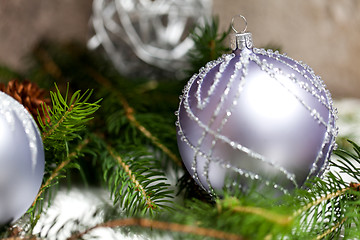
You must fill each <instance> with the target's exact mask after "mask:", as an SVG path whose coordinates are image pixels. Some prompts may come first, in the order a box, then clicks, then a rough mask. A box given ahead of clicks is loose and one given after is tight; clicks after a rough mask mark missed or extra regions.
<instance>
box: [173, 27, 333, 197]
mask: <svg viewBox="0 0 360 240" xmlns="http://www.w3.org/2000/svg"><path fill="white" fill-rule="evenodd" d="M231 40H232V44H231V46H232V48H233V53H231V54H227V55H224V56H223V57H222V58H220V59H218V60H216V61H212V62H209V63H207V64H206V66H205V67H204V68H202V69H200V71H199V73H198V74H195V75H194V76H193V77H192V78H191V79H190V80H189V82H188V84H187V85H186V86H185V88H184V91H183V95H182V96H181V101H180V105H179V109H178V111H177V113H176V114H177V117H178V121H177V122H176V125H177V130H178V146H179V150H180V154H181V157H182V159H183V162H184V164H185V166H186V168H187V170H188V171H189V172H190V174H191V175H192V176H193V178H194V179H195V181H196V182H197V183H198V184H199V185H200V186H202V187H203V188H204V189H206V190H208V191H209V193H211V194H216V193H219V192H220V193H221V190H222V188H223V187H224V186H226V187H230V186H239V187H240V188H242V189H246V188H247V187H249V186H250V185H252V184H256V185H257V186H258V187H259V189H261V188H263V187H267V186H270V187H271V188H275V189H277V190H279V191H280V192H285V193H286V192H288V190H291V189H293V188H295V187H300V186H302V185H303V183H304V182H305V181H306V180H307V179H309V178H310V177H313V176H320V175H321V174H322V173H323V172H324V171H325V170H326V168H327V166H328V159H329V157H330V155H331V152H332V150H333V148H334V147H335V137H336V135H337V128H336V127H335V119H336V109H334V107H333V102H332V99H331V95H330V93H329V91H328V90H326V88H325V85H324V83H323V81H322V80H321V78H320V77H318V76H316V75H315V73H314V71H313V70H312V69H311V68H310V67H309V66H307V65H305V64H303V63H302V62H298V61H295V60H293V59H291V58H289V57H287V56H286V55H283V54H280V53H279V52H273V51H272V50H267V51H266V50H264V49H257V48H253V47H252V45H253V44H252V37H251V33H247V32H241V33H236V34H234V35H233V36H232V39H231Z"/></svg>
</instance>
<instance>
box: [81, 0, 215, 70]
mask: <svg viewBox="0 0 360 240" xmlns="http://www.w3.org/2000/svg"><path fill="white" fill-rule="evenodd" d="M211 10H212V0H183V1H177V0H94V1H93V14H92V17H91V23H92V27H93V29H94V31H95V35H94V36H93V37H92V38H91V39H90V40H89V42H88V47H89V48H90V49H95V48H97V47H98V46H100V45H102V46H103V48H104V49H105V51H106V53H107V55H108V56H109V58H110V59H111V61H112V62H113V64H114V65H115V67H116V68H117V69H118V70H119V71H120V72H121V73H123V74H126V75H129V74H136V75H139V74H141V73H143V74H147V71H150V72H151V70H153V69H150V70H149V69H148V67H147V65H146V64H144V62H145V63H147V64H150V65H153V66H156V67H158V68H161V69H163V70H168V71H174V70H178V69H180V68H183V67H184V66H185V65H186V61H185V58H184V57H185V55H186V53H187V52H188V50H189V49H190V48H191V47H192V46H193V41H192V40H191V39H190V37H189V31H190V30H191V29H192V28H193V27H194V26H196V25H202V24H204V22H205V21H206V19H208V18H210V16H211ZM142 61H143V62H142ZM139 70H140V71H139Z"/></svg>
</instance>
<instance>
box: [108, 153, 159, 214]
mask: <svg viewBox="0 0 360 240" xmlns="http://www.w3.org/2000/svg"><path fill="white" fill-rule="evenodd" d="M107 149H108V151H109V153H110V155H111V156H112V157H113V158H114V159H116V161H117V162H118V163H119V164H120V166H121V167H122V168H123V169H124V171H125V172H126V174H127V175H128V176H129V178H130V181H131V182H132V183H134V184H135V187H136V188H137V189H138V190H139V191H140V193H141V194H142V195H143V197H144V198H145V201H146V205H147V206H148V208H154V206H155V203H154V202H153V201H152V200H151V198H150V196H149V195H148V194H147V193H146V191H145V189H144V187H143V186H142V185H141V184H140V183H139V181H138V180H137V179H136V177H135V175H134V174H133V173H132V171H131V169H130V166H129V165H127V164H126V163H125V162H124V161H123V160H122V158H121V157H120V156H119V155H116V154H115V153H114V151H113V150H112V149H111V147H110V146H107Z"/></svg>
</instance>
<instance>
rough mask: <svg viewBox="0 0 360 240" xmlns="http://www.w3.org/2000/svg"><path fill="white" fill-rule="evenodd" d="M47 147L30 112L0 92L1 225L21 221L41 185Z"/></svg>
mask: <svg viewBox="0 0 360 240" xmlns="http://www.w3.org/2000/svg"><path fill="white" fill-rule="evenodd" d="M44 164H45V160H44V148H43V144H42V140H41V135H40V132H39V130H38V128H37V125H36V123H35V121H34V119H33V118H32V116H31V115H30V113H29V112H28V111H27V110H26V109H25V108H24V107H23V106H22V105H21V104H20V103H18V102H17V101H16V100H15V99H13V98H12V97H10V96H9V95H7V94H5V93H3V92H0V224H5V223H10V222H13V221H15V220H17V219H18V218H20V217H21V216H22V215H23V214H24V213H25V212H26V211H27V209H28V208H29V207H30V206H31V204H32V202H33V201H34V200H35V197H36V195H37V193H38V191H39V188H40V186H41V182H42V179H43V174H44Z"/></svg>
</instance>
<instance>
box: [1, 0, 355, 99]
mask: <svg viewBox="0 0 360 240" xmlns="http://www.w3.org/2000/svg"><path fill="white" fill-rule="evenodd" d="M91 11H92V1H91V0H0V64H3V65H6V66H8V67H10V68H13V69H15V70H19V71H21V70H24V69H25V68H26V61H24V56H26V54H27V53H28V52H29V51H30V50H31V48H32V47H33V46H34V45H35V44H36V43H37V42H38V41H39V40H40V39H42V38H43V37H46V38H50V39H54V40H57V41H68V40H78V41H81V42H83V43H86V41H87V40H88V39H89V37H91V36H90V31H89V29H90V28H89V18H90V16H91ZM213 13H214V15H218V16H219V17H220V25H221V28H222V29H223V30H225V29H226V28H227V27H228V26H229V24H230V21H231V18H232V17H233V16H234V15H236V14H242V15H244V16H245V17H246V18H247V20H248V30H249V31H251V32H252V34H253V38H254V43H255V46H257V47H262V46H265V45H267V44H275V45H279V46H281V48H282V51H283V52H286V53H287V54H288V55H289V56H290V57H292V58H294V59H296V60H302V61H304V62H305V63H307V64H308V65H309V66H311V67H312V68H313V69H314V70H315V72H316V74H318V75H320V76H321V77H322V78H323V79H324V81H325V83H326V85H327V86H328V88H329V90H330V91H331V93H332V95H333V96H334V97H335V98H344V97H360V91H359V90H360V58H359V54H360V14H359V13H360V1H358V0H311V1H304V0H292V1H288V0H272V1H269V0H214V2H213Z"/></svg>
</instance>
